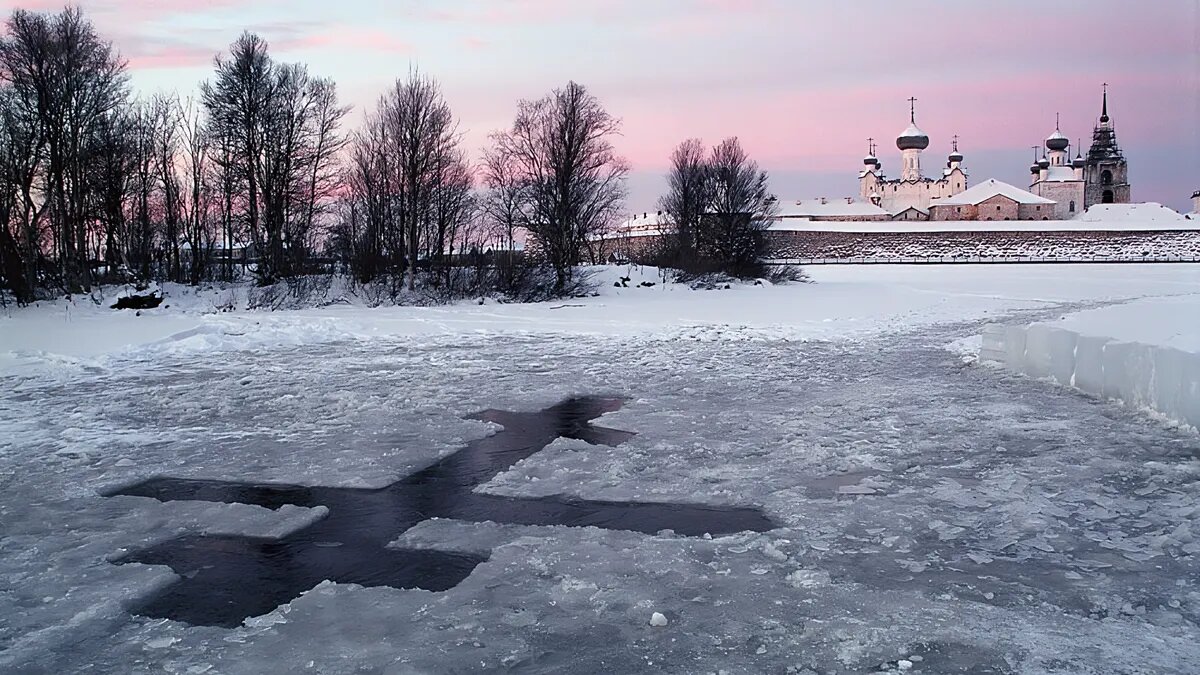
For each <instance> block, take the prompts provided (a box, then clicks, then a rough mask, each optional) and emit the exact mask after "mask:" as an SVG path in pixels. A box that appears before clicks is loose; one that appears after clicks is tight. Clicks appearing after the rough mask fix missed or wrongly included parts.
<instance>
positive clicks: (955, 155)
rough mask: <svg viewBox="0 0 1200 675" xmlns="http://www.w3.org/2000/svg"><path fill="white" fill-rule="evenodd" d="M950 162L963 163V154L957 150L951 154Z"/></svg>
mask: <svg viewBox="0 0 1200 675" xmlns="http://www.w3.org/2000/svg"><path fill="white" fill-rule="evenodd" d="M950 161H951V162H961V161H963V156H962V153H961V152H959V151H957V150H955V151H954V152H952V153H950Z"/></svg>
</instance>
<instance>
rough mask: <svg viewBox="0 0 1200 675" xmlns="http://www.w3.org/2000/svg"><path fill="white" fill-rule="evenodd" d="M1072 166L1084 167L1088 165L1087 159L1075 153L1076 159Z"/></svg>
mask: <svg viewBox="0 0 1200 675" xmlns="http://www.w3.org/2000/svg"><path fill="white" fill-rule="evenodd" d="M1071 166H1073V167H1075V168H1076V169H1082V168H1083V167H1085V166H1087V160H1085V159H1084V158H1083V156H1082V155H1075V161H1073V162H1071Z"/></svg>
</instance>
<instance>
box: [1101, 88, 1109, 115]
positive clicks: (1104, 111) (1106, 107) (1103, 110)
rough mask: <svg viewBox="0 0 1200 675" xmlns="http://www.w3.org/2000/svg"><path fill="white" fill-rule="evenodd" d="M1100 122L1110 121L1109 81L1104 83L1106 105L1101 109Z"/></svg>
mask: <svg viewBox="0 0 1200 675" xmlns="http://www.w3.org/2000/svg"><path fill="white" fill-rule="evenodd" d="M1100 122H1101V123H1102V124H1103V123H1106V122H1108V83H1107V82H1105V83H1104V106H1103V107H1102V108H1101V110H1100Z"/></svg>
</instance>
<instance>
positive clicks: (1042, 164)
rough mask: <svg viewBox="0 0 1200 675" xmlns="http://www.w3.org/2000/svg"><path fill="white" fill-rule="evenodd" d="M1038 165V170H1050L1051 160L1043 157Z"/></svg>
mask: <svg viewBox="0 0 1200 675" xmlns="http://www.w3.org/2000/svg"><path fill="white" fill-rule="evenodd" d="M1037 165H1038V168H1040V169H1049V168H1050V160H1049V159H1046V158H1045V157H1043V158H1041V159H1039V160H1038V163H1037Z"/></svg>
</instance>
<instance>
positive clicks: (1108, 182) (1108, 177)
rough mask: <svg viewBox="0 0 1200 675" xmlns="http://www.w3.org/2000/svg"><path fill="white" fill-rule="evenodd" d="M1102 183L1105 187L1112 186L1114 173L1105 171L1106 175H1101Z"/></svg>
mask: <svg viewBox="0 0 1200 675" xmlns="http://www.w3.org/2000/svg"><path fill="white" fill-rule="evenodd" d="M1100 182H1101V183H1103V184H1105V185H1112V172H1111V171H1109V170H1108V169H1105V170H1104V173H1102V174H1100Z"/></svg>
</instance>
